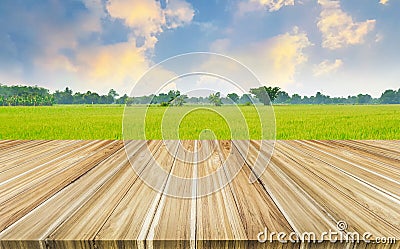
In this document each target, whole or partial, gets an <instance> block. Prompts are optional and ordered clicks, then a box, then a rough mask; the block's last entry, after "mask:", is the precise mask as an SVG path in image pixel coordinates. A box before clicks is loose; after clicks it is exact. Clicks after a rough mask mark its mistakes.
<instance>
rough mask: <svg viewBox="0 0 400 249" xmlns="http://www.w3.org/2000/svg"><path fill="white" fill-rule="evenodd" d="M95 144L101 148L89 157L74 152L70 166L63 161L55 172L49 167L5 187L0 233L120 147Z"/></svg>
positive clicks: (108, 144)
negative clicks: (38, 173) (44, 172)
mask: <svg viewBox="0 0 400 249" xmlns="http://www.w3.org/2000/svg"><path fill="white" fill-rule="evenodd" d="M98 144H100V145H102V146H97V147H95V148H96V150H94V152H92V153H90V154H87V155H82V154H80V153H78V152H77V153H76V154H78V157H77V158H73V160H72V164H71V163H70V162H69V161H68V160H67V161H63V162H62V163H60V168H59V169H57V170H54V169H52V168H51V169H50V171H49V170H46V174H41V175H40V176H38V175H36V174H33V175H28V176H27V177H26V178H24V180H21V179H18V182H17V184H15V182H14V181H11V182H8V183H7V184H5V185H6V186H7V189H6V191H4V192H1V193H0V196H1V197H0V200H1V204H0V231H1V230H3V229H5V228H6V227H8V226H10V225H11V224H13V223H14V222H15V221H16V220H18V219H20V218H21V217H23V216H24V215H26V214H27V213H29V212H30V211H31V210H32V209H33V208H35V207H37V206H38V205H40V204H41V203H42V202H43V201H45V200H46V199H48V198H50V197H51V196H52V195H54V194H55V193H57V192H58V191H60V190H61V189H63V188H64V187H65V186H67V185H68V184H70V183H71V182H73V181H75V180H76V179H78V178H79V177H81V176H82V175H83V174H85V173H86V172H88V171H89V170H90V169H92V168H93V167H95V166H96V165H97V164H98V163H100V162H101V161H103V160H104V159H105V158H107V157H108V156H110V155H111V154H113V153H114V152H115V151H117V150H118V149H120V148H121V146H122V144H121V143H120V142H117V141H113V142H110V141H106V142H98ZM82 153H84V150H82ZM10 184H13V185H10ZM5 185H3V186H1V187H2V188H3V187H4V186H5Z"/></svg>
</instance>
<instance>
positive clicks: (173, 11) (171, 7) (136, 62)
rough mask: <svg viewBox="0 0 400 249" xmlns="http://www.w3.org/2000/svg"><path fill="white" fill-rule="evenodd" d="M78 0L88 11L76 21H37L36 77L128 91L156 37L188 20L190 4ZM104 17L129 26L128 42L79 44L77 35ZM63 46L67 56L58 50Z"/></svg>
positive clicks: (96, 29)
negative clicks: (40, 47)
mask: <svg viewBox="0 0 400 249" xmlns="http://www.w3.org/2000/svg"><path fill="white" fill-rule="evenodd" d="M83 2H84V4H85V6H86V7H87V9H88V13H86V14H85V15H83V16H82V17H81V18H80V19H79V20H80V22H79V23H81V24H80V25H69V26H65V27H63V28H60V27H59V26H57V25H53V24H52V23H49V22H43V23H42V24H41V26H42V28H41V29H40V30H42V32H41V40H43V42H44V43H45V44H46V45H44V46H43V47H44V50H43V51H42V52H41V54H40V56H37V57H36V58H34V60H33V61H34V66H35V72H36V75H37V78H38V79H37V80H39V81H41V82H43V81H53V80H54V79H57V81H58V78H62V79H63V80H66V81H71V84H77V86H78V87H76V88H80V89H83V90H85V89H91V90H96V91H107V89H109V88H114V89H116V90H118V91H119V92H129V90H130V88H131V87H132V84H133V83H134V82H136V81H137V80H138V79H139V78H140V76H142V75H143V73H145V72H146V70H148V69H149V68H150V66H151V65H152V64H154V63H153V61H152V60H151V54H152V51H153V49H154V46H155V44H156V43H157V41H158V38H157V37H158V35H159V34H160V33H162V32H164V30H166V29H175V28H178V27H181V26H183V25H186V24H188V23H190V22H191V21H192V19H193V15H194V11H193V9H192V7H191V5H190V4H188V3H186V2H185V1H183V0H170V1H168V3H167V5H166V7H165V8H162V7H161V5H160V2H159V1H155V0H109V1H108V2H107V4H106V6H104V4H103V3H102V0H83ZM107 15H108V17H109V18H110V17H111V18H118V19H121V20H122V21H123V23H124V24H125V25H126V26H127V27H128V28H129V29H130V32H131V34H129V35H128V36H129V38H128V41H125V42H119V43H114V44H101V43H100V42H94V43H90V45H84V44H81V43H80V42H79V40H80V38H82V37H85V36H88V35H90V34H93V33H101V32H102V18H105V17H107ZM138 39H144V43H143V44H141V45H140V46H137V45H136V44H137V43H136V41H137V40H138ZM64 50H68V51H69V53H70V55H71V54H72V55H73V56H67V55H66V54H64V53H62V52H61V51H64ZM43 72H46V73H43ZM83 82H84V85H82V83H83ZM71 86H72V87H75V86H74V85H71Z"/></svg>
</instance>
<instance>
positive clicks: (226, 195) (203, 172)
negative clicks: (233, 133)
mask: <svg viewBox="0 0 400 249" xmlns="http://www.w3.org/2000/svg"><path fill="white" fill-rule="evenodd" d="M200 143H201V147H200V148H201V149H199V150H198V151H199V154H198V161H199V163H198V167H197V168H198V176H199V178H200V177H205V176H207V175H211V177H208V178H205V180H204V181H198V185H197V188H198V193H199V194H200V196H202V197H200V198H198V199H197V221H196V224H197V226H196V231H197V232H196V240H197V248H233V247H239V246H241V245H243V240H244V239H245V238H246V231H245V230H244V225H243V223H242V220H241V219H240V216H239V211H238V209H237V208H235V198H234V196H233V194H232V191H231V189H230V187H229V186H226V187H224V188H222V189H219V190H218V191H216V192H214V193H212V194H207V195H205V196H203V195H204V194H206V193H209V192H210V191H212V190H213V189H218V187H219V186H223V183H224V182H227V178H226V174H225V173H224V172H223V171H222V173H220V174H215V172H217V171H218V170H219V169H220V168H221V166H222V163H223V161H222V158H221V157H220V153H218V149H217V148H218V144H217V143H216V142H215V141H200ZM201 183H203V184H201ZM215 221H218V222H215ZM241 241H242V242H241Z"/></svg>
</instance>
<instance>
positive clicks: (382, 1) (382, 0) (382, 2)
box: [379, 0, 389, 5]
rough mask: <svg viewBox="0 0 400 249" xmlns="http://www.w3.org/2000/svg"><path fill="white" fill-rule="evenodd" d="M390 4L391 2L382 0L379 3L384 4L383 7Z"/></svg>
mask: <svg viewBox="0 0 400 249" xmlns="http://www.w3.org/2000/svg"><path fill="white" fill-rule="evenodd" d="M388 2H389V0H380V1H379V3H380V4H383V5H386V4H388Z"/></svg>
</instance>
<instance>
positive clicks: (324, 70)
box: [313, 59, 343, 76]
mask: <svg viewBox="0 0 400 249" xmlns="http://www.w3.org/2000/svg"><path fill="white" fill-rule="evenodd" d="M342 65H343V61H342V60H340V59H336V60H335V61H333V62H332V61H329V60H324V61H322V62H321V63H319V64H318V65H316V66H315V67H314V70H313V72H314V76H321V75H326V74H329V73H335V72H336V71H337V70H338V69H339V68H340V67H342Z"/></svg>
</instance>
